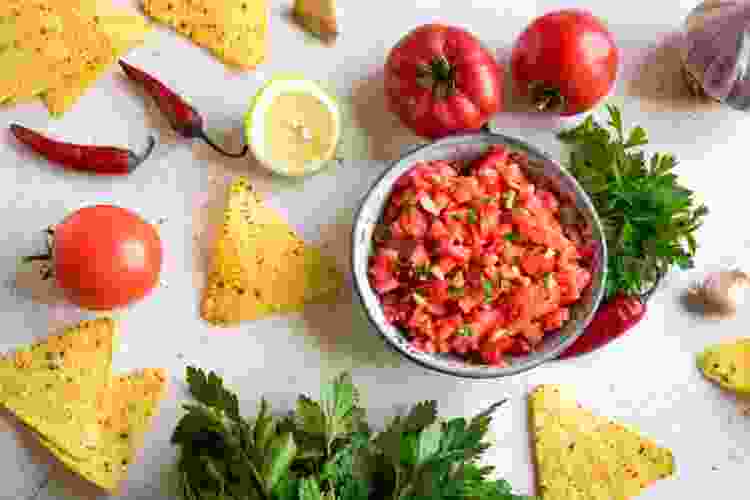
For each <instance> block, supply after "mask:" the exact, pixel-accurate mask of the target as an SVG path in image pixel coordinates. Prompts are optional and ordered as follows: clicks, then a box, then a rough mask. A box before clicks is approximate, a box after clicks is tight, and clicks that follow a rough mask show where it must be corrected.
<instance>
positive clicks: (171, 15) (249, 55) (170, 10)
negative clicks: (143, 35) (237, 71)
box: [143, 0, 268, 69]
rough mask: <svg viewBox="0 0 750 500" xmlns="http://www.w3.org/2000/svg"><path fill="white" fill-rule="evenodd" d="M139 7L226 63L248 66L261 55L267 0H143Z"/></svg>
mask: <svg viewBox="0 0 750 500" xmlns="http://www.w3.org/2000/svg"><path fill="white" fill-rule="evenodd" d="M143 11H144V12H145V13H146V15H148V16H150V17H151V18H153V19H155V20H156V21H159V22H161V23H164V24H166V25H168V26H171V27H172V28H173V29H175V30H176V31H177V32H178V33H181V34H182V35H184V36H186V37H188V38H190V39H191V40H192V41H193V42H194V43H195V44H196V45H198V46H200V47H204V48H206V49H208V50H210V51H211V52H212V53H213V54H214V55H215V56H216V57H218V58H219V59H220V60H221V61H223V62H224V63H226V64H228V65H231V66H237V67H239V68H242V69H252V68H254V67H255V66H257V65H258V64H260V63H261V62H263V60H264V59H265V56H266V38H267V33H266V32H267V30H268V5H267V0H143Z"/></svg>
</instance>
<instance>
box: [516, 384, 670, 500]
mask: <svg viewBox="0 0 750 500" xmlns="http://www.w3.org/2000/svg"><path fill="white" fill-rule="evenodd" d="M529 410H530V419H531V427H532V429H531V430H532V432H533V437H534V448H535V450H534V451H535V461H536V466H537V476H538V484H539V494H540V497H541V499H542V500H569V499H571V498H577V499H580V500H626V499H630V498H633V497H635V496H637V495H638V494H640V493H641V491H642V490H643V489H644V488H646V487H647V486H648V485H650V484H651V483H653V482H655V481H657V480H659V479H662V478H666V477H668V476H670V475H671V474H672V473H673V472H674V459H673V456H672V452H671V451H669V450H667V449H665V448H662V447H659V446H657V445H656V444H655V443H654V442H653V441H651V440H649V439H646V438H644V437H642V436H641V435H640V434H639V433H638V432H637V431H635V430H634V429H631V428H629V427H626V426H624V425H621V424H618V423H616V422H613V421H611V420H608V419H606V418H603V417H600V416H597V415H594V414H593V413H592V412H590V411H589V410H586V409H585V408H583V407H581V406H580V405H579V404H578V402H577V401H576V398H575V394H574V393H573V390H572V388H570V387H565V386H558V385H541V386H539V387H537V388H536V389H535V390H534V391H533V392H532V394H531V395H530V397H529Z"/></svg>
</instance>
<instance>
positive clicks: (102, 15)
mask: <svg viewBox="0 0 750 500" xmlns="http://www.w3.org/2000/svg"><path fill="white" fill-rule="evenodd" d="M110 1H111V0H95V1H94V0H88V2H89V3H91V4H93V5H90V6H87V7H86V10H85V11H86V13H87V14H89V15H91V17H92V19H93V21H94V23H95V24H96V26H97V29H99V30H100V31H101V32H102V33H104V35H105V36H106V37H107V38H108V39H109V40H110V43H111V45H112V52H111V54H110V57H108V58H107V59H106V60H103V61H101V63H100V64H98V65H94V64H88V65H86V66H84V68H83V70H82V71H81V72H79V73H76V74H72V75H66V76H64V77H63V78H62V82H61V83H60V84H59V85H57V86H56V87H55V88H53V89H49V90H47V91H46V92H45V93H44V94H43V95H42V100H43V101H44V104H45V105H46V106H47V109H48V110H49V112H50V113H51V114H52V115H53V116H60V115H62V114H63V113H65V112H66V111H68V110H69V109H70V108H71V107H72V106H73V105H74V104H75V103H76V102H77V101H78V99H79V98H80V97H81V96H82V95H83V94H84V93H85V92H86V90H87V89H88V88H89V87H91V86H92V85H93V84H94V82H96V81H97V80H98V79H99V77H101V75H102V73H104V72H105V71H106V70H107V68H109V67H110V66H111V65H112V64H113V63H114V62H115V61H116V60H117V59H118V58H119V57H120V56H122V55H123V54H125V53H126V52H127V51H128V50H130V49H132V48H133V47H135V46H137V45H140V44H142V43H143V42H144V41H145V39H146V35H147V34H148V33H149V31H150V30H151V26H150V25H149V24H148V22H147V21H146V18H144V17H143V16H141V15H138V14H135V13H131V12H129V11H128V10H125V9H122V8H118V7H114V6H112V5H111V4H110V3H109V2H110Z"/></svg>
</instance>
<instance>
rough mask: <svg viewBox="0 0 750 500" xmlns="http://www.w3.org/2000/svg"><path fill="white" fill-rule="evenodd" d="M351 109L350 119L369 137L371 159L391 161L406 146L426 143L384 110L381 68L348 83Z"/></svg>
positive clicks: (386, 106)
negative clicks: (350, 85) (350, 92)
mask: <svg viewBox="0 0 750 500" xmlns="http://www.w3.org/2000/svg"><path fill="white" fill-rule="evenodd" d="M352 108H353V109H352V113H353V115H354V116H353V119H354V121H355V122H356V123H357V124H358V125H359V126H360V127H361V128H362V129H363V130H364V131H365V132H366V133H367V135H368V136H369V138H370V147H369V149H370V155H371V159H373V160H378V161H394V160H397V159H398V158H400V157H401V156H402V155H403V154H404V152H405V151H407V150H408V149H409V147H410V146H413V145H415V144H418V143H420V142H427V141H426V140H425V139H420V138H419V137H417V136H416V135H414V134H413V133H412V132H411V131H410V130H408V129H407V128H406V127H404V126H403V125H402V124H401V122H400V121H399V119H398V117H397V116H396V115H395V114H393V113H391V112H390V111H389V110H388V105H387V101H386V96H385V89H384V87H383V72H382V71H378V72H377V73H374V74H372V75H370V76H368V77H366V78H363V79H362V80H359V81H356V82H354V83H353V84H352Z"/></svg>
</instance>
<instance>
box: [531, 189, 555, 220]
mask: <svg viewBox="0 0 750 500" xmlns="http://www.w3.org/2000/svg"><path fill="white" fill-rule="evenodd" d="M536 196H537V198H539V199H540V200H541V202H542V206H543V207H544V208H545V209H547V210H549V211H550V212H552V213H553V214H556V213H557V212H558V211H559V210H560V201H559V200H558V199H557V196H555V195H554V194H553V193H552V192H551V191H547V190H546V189H542V190H539V191H537V193H536Z"/></svg>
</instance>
